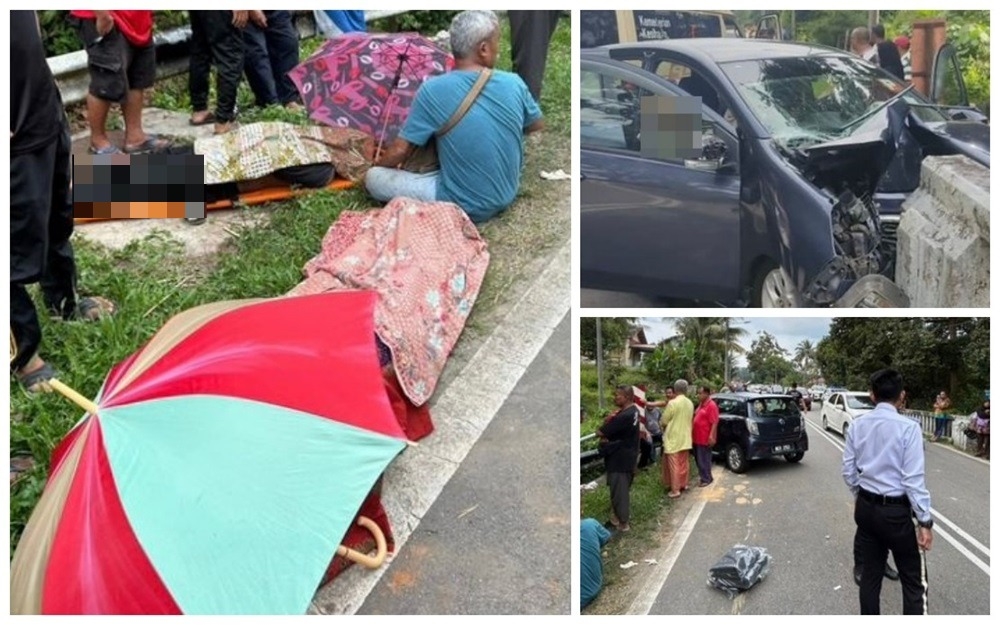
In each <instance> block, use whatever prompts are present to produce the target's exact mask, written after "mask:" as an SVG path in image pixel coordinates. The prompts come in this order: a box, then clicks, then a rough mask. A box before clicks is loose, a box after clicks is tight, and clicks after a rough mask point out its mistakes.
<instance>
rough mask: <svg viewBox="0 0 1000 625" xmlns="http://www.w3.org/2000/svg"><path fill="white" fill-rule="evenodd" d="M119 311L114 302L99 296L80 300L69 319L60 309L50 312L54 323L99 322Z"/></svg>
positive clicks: (53, 309)
mask: <svg viewBox="0 0 1000 625" xmlns="http://www.w3.org/2000/svg"><path fill="white" fill-rule="evenodd" d="M117 311H118V307H117V306H116V305H115V303H114V302H112V301H111V300H109V299H107V298H105V297H99V296H97V295H93V296H90V297H82V298H80V300H79V301H77V303H76V308H74V309H73V312H72V313H70V315H69V317H66V316H65V315H63V313H62V312H60V311H59V309H58V308H52V309H51V310H50V312H51V314H52V319H53V320H54V321H98V320H100V319H103V318H104V317H110V316H111V315H113V314H115V313H116V312H117Z"/></svg>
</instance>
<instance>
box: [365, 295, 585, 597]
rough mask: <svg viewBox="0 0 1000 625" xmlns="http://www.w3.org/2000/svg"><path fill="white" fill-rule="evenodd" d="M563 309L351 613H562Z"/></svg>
mask: <svg viewBox="0 0 1000 625" xmlns="http://www.w3.org/2000/svg"><path fill="white" fill-rule="evenodd" d="M570 351H571V337H570V317H569V315H568V314H567V315H566V317H564V318H563V320H562V322H561V323H560V324H559V326H558V327H557V328H556V330H555V332H554V333H553V334H552V336H551V337H550V338H549V340H548V342H547V343H546V344H545V346H544V347H543V348H542V350H541V352H539V354H538V356H537V357H536V358H535V360H534V361H533V362H532V364H531V365H530V366H529V367H528V369H527V371H526V372H525V374H524V376H523V377H522V378H521V380H520V381H519V382H518V383H517V386H516V387H515V388H514V390H513V392H512V393H511V394H510V396H509V397H508V398H507V400H506V402H505V403H504V405H503V407H502V408H501V409H500V411H499V412H498V413H497V415H496V416H495V417H494V418H493V421H491V422H490V424H489V426H488V427H487V428H486V431H485V432H483V435H482V437H481V438H480V439H479V440H478V441H477V442H476V444H475V446H473V448H472V450H471V451H470V452H469V455H468V456H466V458H465V460H464V461H463V462H462V465H461V467H460V468H459V469H458V470H457V472H456V473H455V474H454V475H453V476H452V478H451V480H450V481H449V482H448V484H447V485H446V486H445V489H444V491H442V493H441V495H440V496H439V497H438V498H437V500H436V501H435V502H434V503H433V505H431V507H430V509H429V510H428V512H427V514H426V515H424V517H423V518H422V519H421V521H420V524H419V525H418V526H417V528H416V529H415V530H414V532H413V534H412V535H411V536H410V538H409V540H408V541H407V543H406V545H405V546H404V547H403V549H402V551H401V552H400V553H399V555H398V556H397V557H396V558H395V559H394V560H393V562H392V564H391V565H390V566H389V568H388V570H387V571H386V574H385V576H384V577H383V578H382V579H381V581H380V582H379V584H378V585H377V586H376V587H375V589H374V590H373V591H372V593H371V594H370V595H368V597H367V599H366V600H365V603H364V605H362V606H361V609H360V610H359V611H358V614H569V613H570V584H571V582H570V579H571V578H570V571H571V561H570V553H571V552H570V543H571V541H570V491H571V486H570V482H571V479H570V456H571V452H570V445H569V441H570V438H571V436H570V434H571V433H570V421H569V420H568V419H567V418H566V416H567V414H568V412H567V409H566V407H567V406H569V403H570V386H569V380H570V360H569V358H568V354H569V353H570Z"/></svg>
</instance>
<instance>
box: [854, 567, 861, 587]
mask: <svg viewBox="0 0 1000 625" xmlns="http://www.w3.org/2000/svg"><path fill="white" fill-rule="evenodd" d="M854 583H855V584H857V585H858V586H860V585H861V567H860V566H856V567H854Z"/></svg>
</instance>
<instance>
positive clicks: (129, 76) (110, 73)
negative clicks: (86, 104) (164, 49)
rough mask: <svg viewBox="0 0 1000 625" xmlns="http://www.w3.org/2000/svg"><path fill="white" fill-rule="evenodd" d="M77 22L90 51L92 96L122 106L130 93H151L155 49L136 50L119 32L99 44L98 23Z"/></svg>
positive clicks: (88, 53)
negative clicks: (132, 91) (145, 90)
mask: <svg viewBox="0 0 1000 625" xmlns="http://www.w3.org/2000/svg"><path fill="white" fill-rule="evenodd" d="M73 19H75V20H76V25H77V30H78V32H79V34H80V39H82V40H83V46H84V48H85V49H86V51H87V69H88V70H89V72H90V94H91V95H92V96H94V97H95V98H100V99H101V100H105V101H107V102H121V101H122V100H124V99H125V96H126V95H127V94H128V92H129V91H130V90H133V89H138V90H142V89H149V88H150V87H152V86H153V83H154V82H156V47H155V46H154V45H153V44H152V43H150V44H149V45H148V46H142V47H140V46H136V45H134V44H133V43H132V42H130V41H129V40H128V39H126V38H125V35H123V34H122V33H121V31H120V30H118V28H113V29H111V32H109V33H108V34H107V35H105V36H104V38H103V39H101V41H100V42H97V43H95V42H96V41H97V38H98V35H97V20H93V19H80V18H73Z"/></svg>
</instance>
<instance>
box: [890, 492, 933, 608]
mask: <svg viewBox="0 0 1000 625" xmlns="http://www.w3.org/2000/svg"><path fill="white" fill-rule="evenodd" d="M886 512H887V514H886V523H887V525H888V530H887V532H888V535H889V537H890V543H889V548H890V549H891V551H892V558H893V560H895V561H896V566H898V567H899V581H900V585H901V586H902V591H903V614H906V615H910V614H927V594H928V593H927V589H928V582H927V579H928V577H927V560H926V558H925V556H924V552H923V550H921V549H920V546H919V545H918V544H917V530H916V522H915V520H914V519H913V518H912V516H911V512H910V510H909V508H906V507H903V506H898V507H896V508H886Z"/></svg>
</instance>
